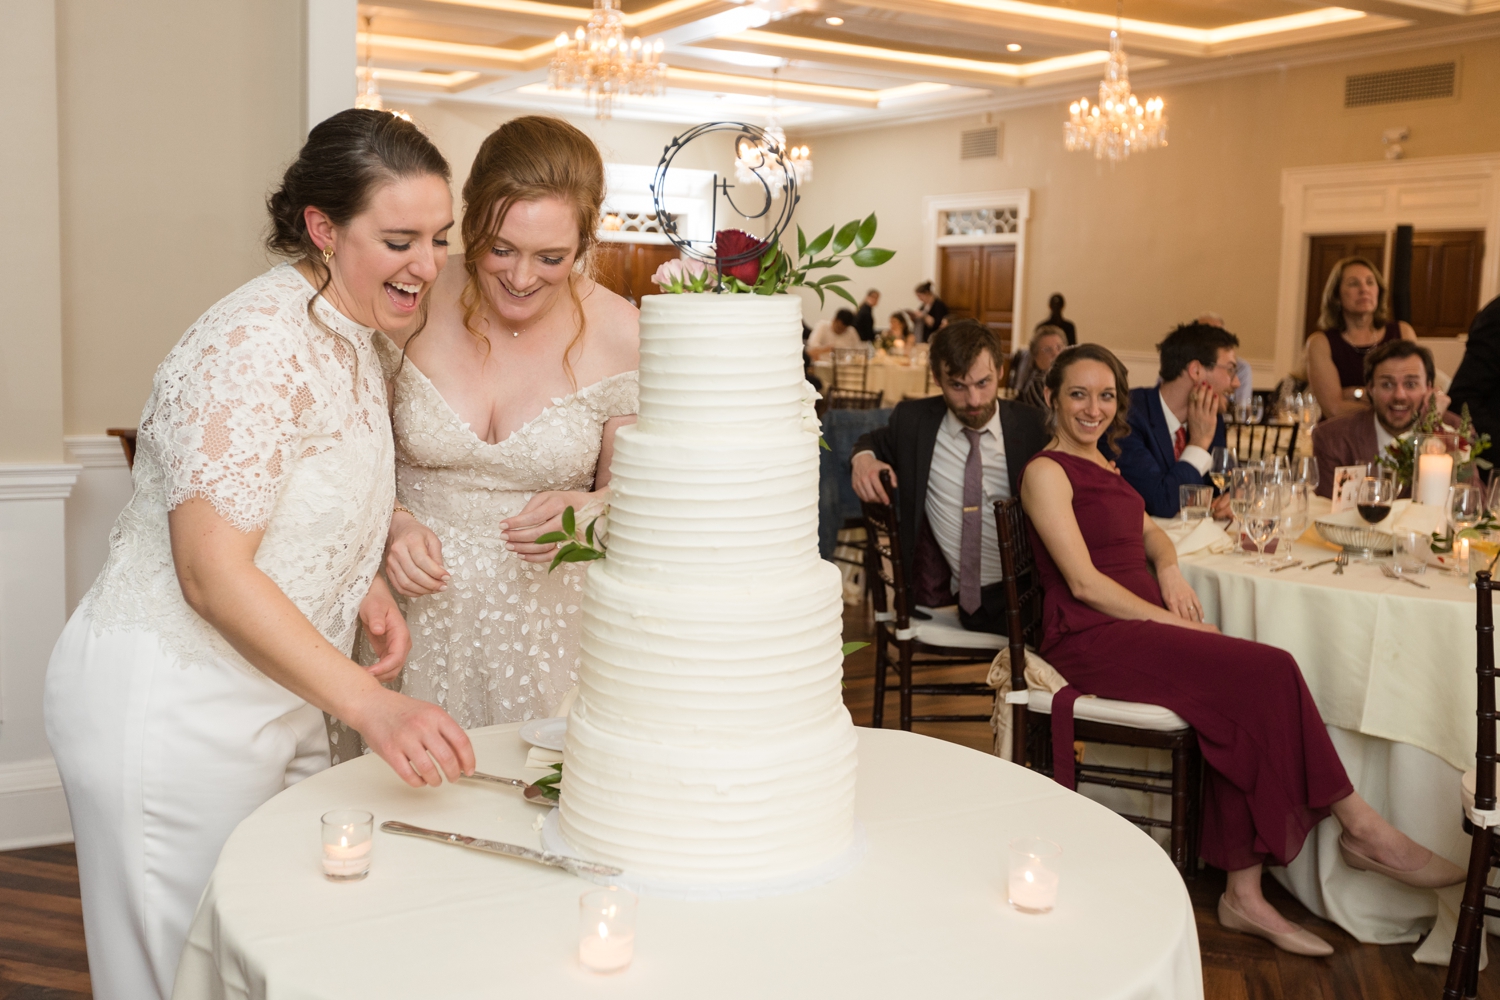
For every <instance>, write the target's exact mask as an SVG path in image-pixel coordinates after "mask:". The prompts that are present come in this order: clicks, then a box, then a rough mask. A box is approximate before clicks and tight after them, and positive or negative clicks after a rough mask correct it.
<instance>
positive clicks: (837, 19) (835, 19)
mask: <svg viewBox="0 0 1500 1000" xmlns="http://www.w3.org/2000/svg"><path fill="white" fill-rule="evenodd" d="M823 23H824V24H831V25H833V26H834V27H835V28H837V27H838V26H839V25H841V24H843V23H844V19H843V18H842V17H825V18H823Z"/></svg>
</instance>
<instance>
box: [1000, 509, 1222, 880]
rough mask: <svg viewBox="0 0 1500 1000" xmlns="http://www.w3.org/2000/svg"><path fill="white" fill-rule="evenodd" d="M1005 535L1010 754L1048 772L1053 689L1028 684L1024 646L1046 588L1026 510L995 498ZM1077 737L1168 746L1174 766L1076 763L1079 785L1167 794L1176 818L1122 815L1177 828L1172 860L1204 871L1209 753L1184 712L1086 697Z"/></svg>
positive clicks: (1038, 621)
mask: <svg viewBox="0 0 1500 1000" xmlns="http://www.w3.org/2000/svg"><path fill="white" fill-rule="evenodd" d="M995 525H996V527H997V528H998V530H999V535H1000V563H1001V567H1002V569H1003V571H1004V573H1005V607H1006V626H1007V627H1006V631H1007V632H1008V633H1009V639H1008V642H1009V647H1010V684H1011V688H1010V694H1009V695H1008V696H1007V697H1006V702H1007V703H1008V704H1010V706H1011V740H1012V743H1011V746H1012V748H1013V750H1014V754H1013V756H1012V760H1014V761H1015V762H1016V763H1017V764H1024V765H1025V766H1027V767H1030V768H1033V769H1034V770H1037V771H1041V772H1042V773H1044V774H1051V773H1052V726H1051V723H1052V693H1051V692H1049V691H1033V690H1029V689H1028V688H1027V686H1026V673H1025V671H1026V651H1027V648H1028V647H1030V648H1031V649H1035V648H1036V645H1037V643H1038V642H1039V641H1040V640H1041V630H1042V586H1041V580H1040V577H1039V575H1038V573H1037V568H1036V559H1035V556H1034V555H1033V553H1032V551H1031V539H1030V536H1029V535H1028V534H1027V531H1026V515H1025V513H1024V512H1023V511H1022V510H1021V501H1020V498H1018V497H1017V498H1012V499H1010V500H1001V501H999V502H997V503H996V504H995ZM1073 717H1074V735H1075V737H1076V738H1077V739H1078V740H1079V741H1081V742H1083V743H1108V744H1115V745H1118V746H1128V747H1144V748H1147V749H1152V750H1166V751H1168V752H1170V753H1171V755H1172V766H1171V768H1170V769H1169V770H1152V769H1150V768H1133V767H1110V766H1107V765H1103V764H1089V763H1081V764H1077V765H1075V767H1074V773H1075V776H1076V779H1075V780H1076V783H1077V784H1080V785H1083V784H1089V785H1104V786H1107V787H1110V788H1124V789H1130V790H1132V791H1137V792H1144V793H1146V794H1148V795H1163V796H1168V797H1169V798H1170V800H1171V803H1172V818H1171V819H1170V820H1163V819H1157V818H1155V817H1151V816H1134V815H1131V814H1129V813H1121V815H1122V816H1123V817H1124V818H1125V819H1128V820H1130V822H1132V823H1134V824H1136V825H1137V826H1145V827H1157V828H1164V829H1167V830H1169V831H1170V834H1171V855H1172V863H1173V864H1174V865H1176V866H1177V870H1178V871H1180V872H1182V874H1183V877H1184V878H1192V877H1194V876H1195V875H1196V874H1197V869H1198V850H1197V848H1198V832H1199V830H1198V824H1199V814H1200V799H1201V794H1200V788H1201V785H1202V771H1203V757H1202V754H1201V753H1200V752H1199V749H1198V734H1197V732H1195V731H1194V729H1193V728H1192V727H1191V726H1189V725H1188V724H1187V722H1185V721H1184V720H1183V719H1182V717H1181V716H1179V715H1177V714H1176V713H1175V712H1172V711H1169V710H1168V709H1165V708H1162V707H1160V706H1159V705H1147V704H1141V703H1137V702H1129V701H1115V700H1113V699H1110V698H1080V699H1079V700H1078V701H1076V702H1074V704H1073Z"/></svg>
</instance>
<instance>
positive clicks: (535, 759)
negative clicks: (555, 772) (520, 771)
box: [526, 747, 563, 767]
mask: <svg viewBox="0 0 1500 1000" xmlns="http://www.w3.org/2000/svg"><path fill="white" fill-rule="evenodd" d="M562 759H563V755H562V751H561V750H546V749H544V748H542V747H532V748H531V749H530V750H529V751H527V753H526V766H527V767H551V766H552V765H553V764H561V763H562Z"/></svg>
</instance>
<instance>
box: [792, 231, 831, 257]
mask: <svg viewBox="0 0 1500 1000" xmlns="http://www.w3.org/2000/svg"><path fill="white" fill-rule="evenodd" d="M831 239H833V227H832V226H829V227H828V228H827V229H825V230H823V231H822V232H821V233H819V234H818V235H817V236H816V237H814V239H813V241H812V242H811V243H809V244H808V245H807V250H806V251H805V252H803V253H799V254H798V255H797V256H799V257H816V256H817V255H818V254H819V253H821V252H822V251H823V248H824V247H826V246H827V245H828V241H829V240H831Z"/></svg>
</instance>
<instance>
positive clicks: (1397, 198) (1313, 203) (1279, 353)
mask: <svg viewBox="0 0 1500 1000" xmlns="http://www.w3.org/2000/svg"><path fill="white" fill-rule="evenodd" d="M1398 225H1412V226H1416V227H1417V228H1419V229H1483V230H1484V244H1485V254H1484V260H1483V262H1481V264H1480V270H1479V302H1480V305H1483V304H1484V303H1486V302H1488V301H1489V300H1490V299H1492V298H1494V296H1495V294H1496V292H1497V291H1500V156H1496V155H1494V154H1487V155H1477V156H1434V157H1430V158H1426V159H1420V160H1395V161H1391V162H1384V163H1351V164H1343V165H1339V166H1329V167H1295V168H1291V169H1288V170H1283V171H1282V172H1281V275H1280V281H1279V284H1278V287H1277V307H1276V377H1277V378H1280V377H1282V376H1284V375H1286V373H1287V372H1289V371H1291V370H1292V369H1293V368H1294V367H1295V366H1296V365H1297V364H1298V362H1299V361H1300V360H1301V354H1302V340H1301V335H1302V317H1303V309H1304V308H1305V305H1306V302H1307V264H1308V248H1309V247H1310V246H1311V242H1312V241H1311V237H1313V236H1320V235H1324V234H1330V233H1369V232H1380V231H1384V232H1385V233H1386V234H1387V236H1388V237H1389V234H1390V233H1391V232H1392V231H1393V230H1394V229H1395V228H1396V226H1398ZM1391 242H1392V241H1391V240H1390V239H1389V238H1388V239H1387V241H1386V243H1387V246H1390V245H1391ZM1387 270H1389V268H1388V267H1387ZM1429 343H1432V344H1439V343H1441V344H1442V345H1447V344H1449V343H1450V342H1449V341H1448V340H1447V339H1446V338H1445V339H1444V340H1443V341H1441V342H1439V341H1429ZM1441 361H1442V359H1439V367H1442V364H1441Z"/></svg>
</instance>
